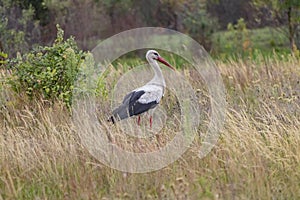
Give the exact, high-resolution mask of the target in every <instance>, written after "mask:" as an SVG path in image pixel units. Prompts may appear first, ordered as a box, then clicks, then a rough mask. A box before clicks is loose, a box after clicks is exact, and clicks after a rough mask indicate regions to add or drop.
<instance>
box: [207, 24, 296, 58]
mask: <svg viewBox="0 0 300 200" xmlns="http://www.w3.org/2000/svg"><path fill="white" fill-rule="evenodd" d="M274 52H276V53H277V54H283V55H287V54H289V53H290V49H289V40H288V35H287V31H286V30H285V29H284V28H277V29H276V28H272V27H265V28H259V29H246V30H245V31H239V30H234V31H229V30H226V31H220V32H216V33H214V34H213V36H212V53H213V55H215V57H217V58H221V59H226V58H228V57H229V58H232V57H237V56H242V57H244V58H248V57H250V58H251V59H256V57H257V56H258V59H259V57H260V55H261V54H263V55H264V56H267V57H272V56H273V54H274Z"/></svg>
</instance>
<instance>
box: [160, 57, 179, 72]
mask: <svg viewBox="0 0 300 200" xmlns="http://www.w3.org/2000/svg"><path fill="white" fill-rule="evenodd" d="M157 61H159V62H161V63H163V64H165V65H166V66H168V67H170V68H171V69H172V70H174V71H175V68H174V67H172V66H171V65H170V64H169V63H168V62H167V61H165V60H164V59H163V58H162V57H158V58H157Z"/></svg>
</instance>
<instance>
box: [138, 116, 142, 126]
mask: <svg viewBox="0 0 300 200" xmlns="http://www.w3.org/2000/svg"><path fill="white" fill-rule="evenodd" d="M137 124H138V125H139V126H140V125H141V116H140V115H138V119H137Z"/></svg>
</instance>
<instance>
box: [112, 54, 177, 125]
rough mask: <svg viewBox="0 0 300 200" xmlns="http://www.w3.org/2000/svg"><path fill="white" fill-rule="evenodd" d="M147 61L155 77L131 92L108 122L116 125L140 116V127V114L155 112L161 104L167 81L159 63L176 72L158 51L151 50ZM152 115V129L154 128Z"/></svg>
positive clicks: (138, 121)
mask: <svg viewBox="0 0 300 200" xmlns="http://www.w3.org/2000/svg"><path fill="white" fill-rule="evenodd" d="M146 59H147V61H148V62H149V64H150V66H151V67H152V69H153V71H154V77H153V78H152V80H150V81H149V82H148V83H147V84H146V85H144V86H142V87H139V88H137V89H135V90H133V91H131V92H129V93H128V94H127V95H126V96H125V97H124V99H123V102H122V104H121V105H120V106H119V107H117V108H116V109H114V110H113V112H112V116H111V117H110V118H109V120H108V121H111V122H112V123H115V122H116V121H119V120H123V119H126V118H129V117H132V116H135V115H138V120H137V123H138V125H140V120H141V118H140V114H142V113H144V112H147V111H153V110H154V108H155V107H156V106H157V105H158V104H159V102H160V100H161V98H162V97H163V95H164V91H165V88H166V83H165V79H164V77H163V74H162V71H161V69H160V67H159V65H158V63H157V61H158V62H160V63H163V64H164V65H166V66H167V67H169V68H171V69H172V70H175V69H174V68H173V67H172V66H171V65H170V64H169V63H168V62H167V61H166V60H164V59H163V58H162V57H161V56H160V55H159V53H158V52H157V51H155V50H149V51H148V52H147V54H146ZM152 114H153V112H152V113H151V114H150V119H149V122H150V128H152V120H153V119H152V117H153V116H152Z"/></svg>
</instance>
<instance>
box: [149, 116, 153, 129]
mask: <svg viewBox="0 0 300 200" xmlns="http://www.w3.org/2000/svg"><path fill="white" fill-rule="evenodd" d="M149 122H150V128H151V129H152V122H153V119H152V115H150V119H149Z"/></svg>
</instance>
